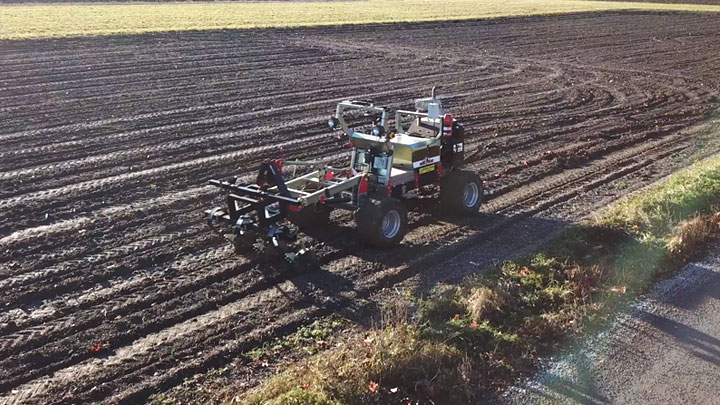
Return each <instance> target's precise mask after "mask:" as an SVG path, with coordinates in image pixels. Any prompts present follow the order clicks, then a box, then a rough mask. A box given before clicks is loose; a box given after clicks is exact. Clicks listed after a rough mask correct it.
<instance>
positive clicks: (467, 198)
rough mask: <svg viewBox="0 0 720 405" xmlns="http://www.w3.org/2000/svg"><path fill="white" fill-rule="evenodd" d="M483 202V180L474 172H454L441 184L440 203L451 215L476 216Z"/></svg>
mask: <svg viewBox="0 0 720 405" xmlns="http://www.w3.org/2000/svg"><path fill="white" fill-rule="evenodd" d="M482 201H483V185H482V180H480V177H479V176H478V175H477V174H475V173H473V172H470V171H465V170H453V171H452V172H450V173H448V174H447V176H445V178H443V180H442V183H441V184H440V203H441V204H442V207H443V209H444V210H445V211H446V212H447V213H449V214H453V215H472V214H475V213H477V211H478V207H479V206H480V204H481V203H482Z"/></svg>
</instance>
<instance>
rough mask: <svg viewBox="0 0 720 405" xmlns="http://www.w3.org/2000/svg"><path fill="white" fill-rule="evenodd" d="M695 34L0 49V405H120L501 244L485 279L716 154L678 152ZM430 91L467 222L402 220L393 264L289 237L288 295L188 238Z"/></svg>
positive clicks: (483, 27)
mask: <svg viewBox="0 0 720 405" xmlns="http://www.w3.org/2000/svg"><path fill="white" fill-rule="evenodd" d="M716 23H717V18H716V16H713V15H694V14H667V13H603V14H578V15H564V16H555V17H533V18H522V19H501V20H493V21H471V22H456V23H424V24H407V25H392V26H387V25H386V26H357V27H339V28H318V29H301V30H262V31H219V32H188V33H173V34H156V35H141V36H127V37H104V38H83V39H57V40H38V41H6V42H0V55H2V57H1V58H0V71H2V72H3V73H2V75H0V100H2V102H1V103H0V122H2V126H1V127H0V263H2V265H0V292H1V293H0V394H1V395H3V396H4V397H0V402H2V401H7V402H27V403H69V402H86V401H90V400H106V401H109V402H130V403H137V402H139V401H142V400H143V399H145V398H147V396H148V395H150V394H151V393H154V392H157V391H159V390H163V389H166V388H168V387H171V386H173V385H174V384H177V383H178V382H181V381H182V380H183V379H184V378H186V377H189V376H192V375H193V374H194V373H195V372H198V371H203V370H205V369H207V368H208V367H216V366H222V365H224V364H226V363H227V362H228V361H230V359H232V358H234V357H237V356H238V355H239V354H241V353H243V352H245V351H247V350H249V349H251V348H253V347H256V346H258V345H262V344H263V343H264V342H267V341H269V340H270V339H272V337H273V336H277V335H283V334H286V333H289V332H291V331H292V330H294V328H296V327H297V326H298V325H301V324H306V323H308V322H309V321H311V320H312V319H313V318H315V317H318V316H323V315H325V314H328V313H330V312H333V311H337V310H342V309H346V308H349V307H352V306H354V305H356V304H357V302H358V300H360V299H363V298H368V297H370V296H371V295H372V294H374V293H375V292H376V291H377V290H379V289H381V288H383V287H386V286H392V285H395V284H398V283H402V282H404V281H405V280H407V279H408V278H410V277H413V276H415V275H417V274H424V273H426V272H428V270H427V269H428V268H429V267H430V266H433V265H435V266H436V267H437V268H444V269H453V268H454V267H453V266H445V265H444V263H451V262H453V260H454V261H455V262H457V257H462V255H461V253H463V252H466V251H468V249H470V248H473V247H476V246H477V245H478V243H479V241H486V242H487V241H489V242H492V241H509V242H508V243H505V242H503V244H502V245H503V246H500V247H498V249H496V250H493V251H492V255H493V256H494V257H495V258H496V259H497V258H502V257H506V256H507V255H509V254H512V253H513V252H516V251H517V250H518V249H519V248H520V247H523V246H527V245H528V244H529V243H531V242H532V241H533V240H534V239H541V238H542V237H543V235H545V234H546V232H547V230H548V229H550V228H552V227H557V226H558V224H559V226H562V224H563V223H565V221H572V220H576V219H578V218H580V217H582V216H583V215H586V214H587V213H588V212H590V211H591V210H593V209H595V208H597V207H598V206H600V205H602V204H606V203H607V202H608V201H611V200H613V199H614V198H617V197H618V196H619V195H623V194H625V193H627V192H628V191H630V190H634V189H637V188H638V187H639V186H641V185H643V184H647V183H648V182H649V181H652V180H653V179H655V178H658V177H659V176H661V175H663V174H666V173H668V172H669V171H671V170H673V169H675V168H677V167H678V166H679V165H681V164H682V163H683V162H684V159H685V158H686V157H687V156H688V155H691V154H697V153H701V154H709V153H713V152H715V151H717V150H718V149H720V148H719V147H718V145H717V141H713V137H708V136H706V135H705V134H703V132H701V131H698V130H697V125H698V124H702V123H707V122H708V121H711V120H717V118H714V116H713V115H712V114H713V113H714V111H715V110H716V108H717V104H718V103H717V97H716V95H717V92H718V89H719V88H720V77H718V73H717V66H718V59H720V41H718V29H717V24H716ZM433 85H437V86H439V89H440V93H441V94H442V95H444V96H445V100H446V104H447V106H448V109H449V110H450V111H452V112H453V113H454V115H455V116H456V117H458V118H459V119H460V120H461V121H462V122H464V123H465V125H466V127H467V128H468V131H467V132H468V138H469V139H468V143H467V144H468V149H470V150H473V149H478V150H481V152H480V153H478V154H476V155H475V157H474V158H473V159H471V161H470V166H471V167H472V168H474V169H476V170H477V171H479V172H480V173H481V174H482V175H483V177H484V178H485V179H486V180H487V188H488V192H489V194H490V195H489V196H488V201H487V203H486V204H485V205H484V207H483V213H484V215H481V216H479V217H477V218H473V219H468V220H462V221H459V220H455V219H452V218H446V217H443V216H442V215H441V214H440V210H439V208H438V207H437V204H436V203H435V201H434V200H433V199H421V200H420V201H415V202H412V203H410V207H411V212H410V222H411V226H410V228H411V229H410V232H409V234H408V235H407V237H406V239H405V241H404V243H403V244H402V245H401V246H400V247H398V248H396V249H392V250H390V251H378V250H376V249H370V248H366V247H363V246H361V245H359V244H358V243H357V242H356V240H355V238H354V237H353V226H354V225H353V224H352V222H351V221H349V219H350V216H349V215H347V214H339V215H337V216H335V217H334V224H333V226H331V227H329V228H328V229H326V230H323V231H322V232H319V233H317V234H313V235H311V236H307V238H308V239H309V240H311V241H312V243H314V244H315V246H316V248H317V250H318V252H319V254H320V256H321V261H322V264H323V270H322V271H317V272H313V273H309V274H303V275H297V274H295V273H291V272H289V271H287V270H286V269H285V268H281V267H278V268H273V267H269V266H261V265H259V264H258V263H256V262H254V261H253V260H251V259H248V258H244V257H238V256H235V255H233V254H232V250H231V248H230V246H228V245H227V243H226V241H224V240H223V239H222V238H220V237H218V236H217V235H216V234H213V233H211V232H209V231H208V230H207V229H206V227H205V225H204V224H203V222H202V215H201V214H202V210H203V209H205V208H207V207H209V206H212V205H219V204H221V202H222V201H221V198H220V196H219V194H218V193H217V191H216V190H214V189H212V188H209V187H206V186H204V185H203V184H204V182H205V181H206V180H207V179H209V178H211V177H220V178H226V177H229V176H231V175H233V174H251V173H252V172H253V171H254V170H255V169H256V167H257V165H258V163H259V162H261V161H262V160H264V159H267V158H270V157H276V156H277V155H278V154H279V153H280V149H281V148H284V149H285V153H286V154H287V155H288V157H292V158H318V159H328V160H338V159H339V160H342V158H337V156H338V155H339V154H341V153H343V151H345V149H343V148H342V146H341V145H338V144H337V142H336V141H335V138H334V137H332V136H329V135H330V134H329V133H328V131H327V130H326V126H325V125H326V124H325V122H326V118H327V117H328V115H329V114H330V113H331V111H332V110H333V107H334V103H335V102H336V101H338V100H340V99H343V98H348V97H361V98H374V99H375V100H376V101H378V102H381V103H387V104H390V105H394V106H398V107H400V106H403V107H409V106H410V105H411V102H412V99H414V98H416V97H422V96H426V94H427V93H428V91H429V89H430V87H431V86H433ZM708 139H709V140H708ZM618 182H622V187H619V186H617V184H619V183H618ZM613 185H615V186H613ZM531 219H532V220H534V221H535V222H532V224H533V226H532V227H530V226H528V224H529V222H527V221H528V220H531ZM541 219H542V221H541ZM519 227H520V228H522V230H519V229H518V228H519ZM486 242H483V243H486ZM451 273H452V272H451ZM452 276H453V274H448V275H447V277H452Z"/></svg>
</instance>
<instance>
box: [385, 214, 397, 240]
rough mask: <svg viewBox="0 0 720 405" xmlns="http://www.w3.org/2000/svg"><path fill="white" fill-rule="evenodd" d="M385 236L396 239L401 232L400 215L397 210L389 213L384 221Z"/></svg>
mask: <svg viewBox="0 0 720 405" xmlns="http://www.w3.org/2000/svg"><path fill="white" fill-rule="evenodd" d="M382 232H383V236H385V237H386V238H387V239H392V238H394V237H395V236H396V235H397V234H398V232H400V213H399V212H397V211H396V210H392V211H388V212H387V213H386V214H385V216H384V217H383V221H382Z"/></svg>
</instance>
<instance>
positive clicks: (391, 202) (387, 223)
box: [355, 197, 407, 248]
mask: <svg viewBox="0 0 720 405" xmlns="http://www.w3.org/2000/svg"><path fill="white" fill-rule="evenodd" d="M355 223H356V224H357V230H358V233H359V235H360V237H361V238H362V239H363V241H365V242H366V243H368V244H370V245H373V246H376V247H379V248H388V247H391V246H395V245H397V244H398V243H400V241H401V240H402V238H403V237H404V236H405V233H406V232H407V210H405V207H404V206H403V205H402V204H401V203H400V201H398V200H396V199H394V198H389V197H382V198H379V199H368V200H366V201H365V202H363V203H362V204H361V205H360V208H359V209H358V210H357V211H355Z"/></svg>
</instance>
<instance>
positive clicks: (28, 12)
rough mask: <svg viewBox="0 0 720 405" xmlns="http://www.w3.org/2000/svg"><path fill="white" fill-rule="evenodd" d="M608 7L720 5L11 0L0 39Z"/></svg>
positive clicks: (541, 0)
mask: <svg viewBox="0 0 720 405" xmlns="http://www.w3.org/2000/svg"><path fill="white" fill-rule="evenodd" d="M612 10H654V11H695V12H720V6H717V5H698V4H668V3H634V2H615V1H588V0H514V1H504V0H444V1H442V2H438V1H434V0H364V1H363V0H361V1H328V2H322V1H319V2H305V1H302V2H292V1H278V2H260V3H252V2H237V3H224V2H212V3H210V2H208V3H194V2H193V3H173V2H168V3H162V4H146V3H145V4H143V3H118V4H107V3H106V4H61V3H57V4H46V5H40V4H11V5H2V6H0V39H28V38H50V37H67V36H97V35H113V34H138V33H147V32H168V31H187V30H215V29H247V28H271V27H307V26H329V25H348V24H372V23H398V22H419V21H450V20H471V19H485V18H499V17H514V16H530V15H549V14H561V13H577V12H593V11H612Z"/></svg>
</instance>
